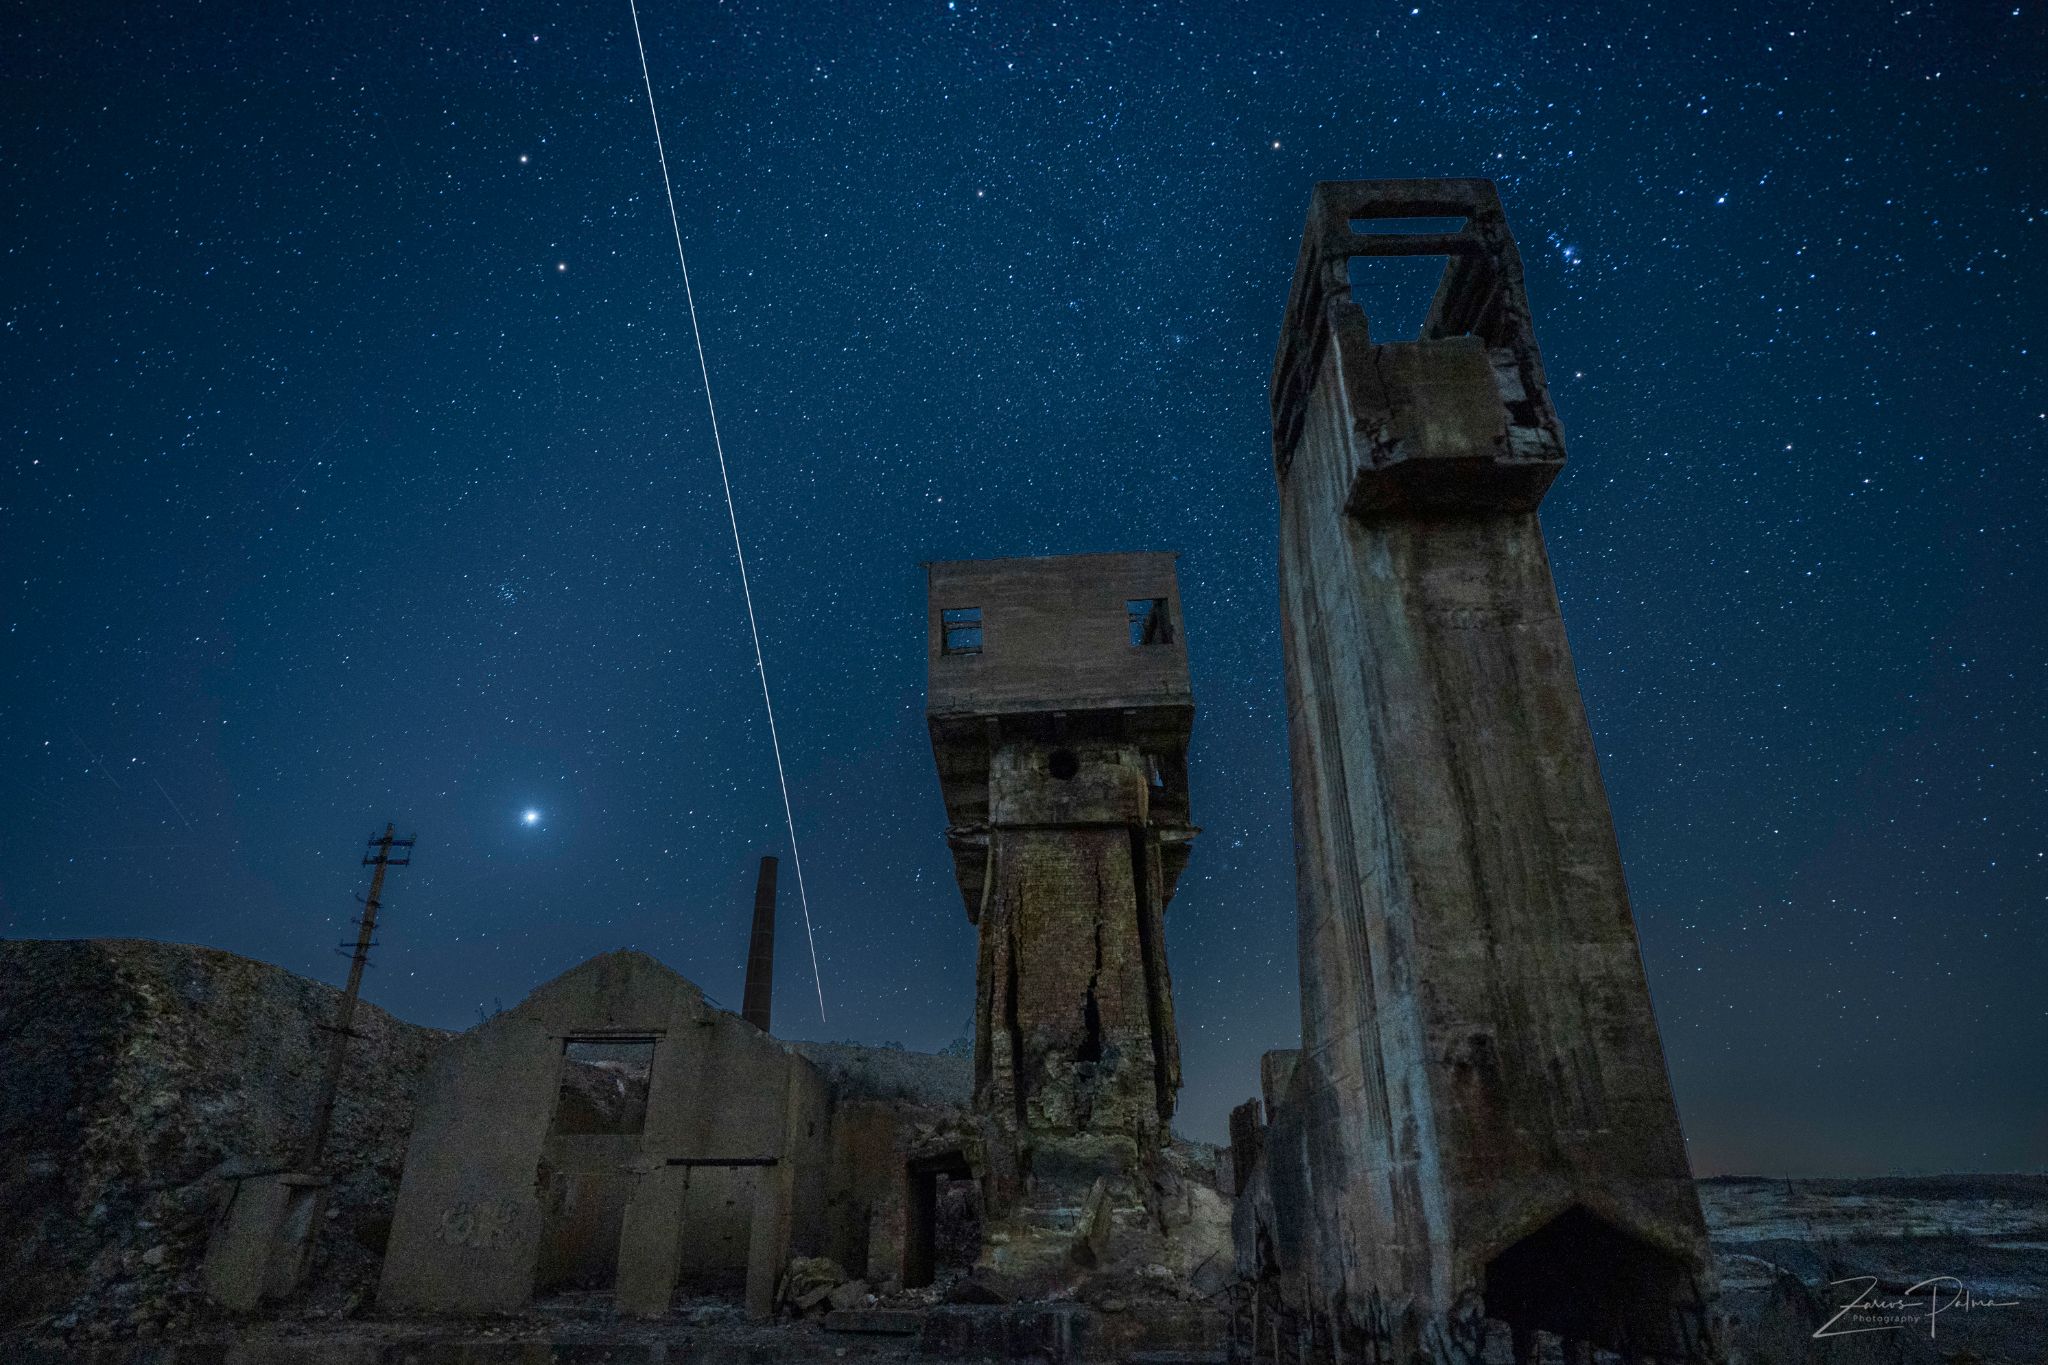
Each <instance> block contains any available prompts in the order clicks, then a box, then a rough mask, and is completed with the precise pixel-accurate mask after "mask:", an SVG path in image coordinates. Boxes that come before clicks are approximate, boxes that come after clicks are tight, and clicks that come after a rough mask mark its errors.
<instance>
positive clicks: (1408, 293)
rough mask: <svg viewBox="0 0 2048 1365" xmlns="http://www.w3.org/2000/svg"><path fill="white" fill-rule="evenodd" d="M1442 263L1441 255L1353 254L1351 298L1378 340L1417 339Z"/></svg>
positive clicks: (1440, 277)
mask: <svg viewBox="0 0 2048 1365" xmlns="http://www.w3.org/2000/svg"><path fill="white" fill-rule="evenodd" d="M1444 270H1445V263H1444V258H1443V257H1441V256H1353V257H1352V258H1351V262H1350V269H1349V274H1350V277H1351V301H1352V302H1353V303H1355V304H1357V305H1358V306H1359V307H1360V308H1361V309H1363V310H1364V312H1365V325H1366V330H1367V331H1368V332H1370V333H1371V334H1372V339H1373V340H1374V341H1376V342H1378V341H1420V340H1423V339H1424V338H1423V328H1424V327H1425V326H1427V325H1428V323H1429V310H1430V306H1431V305H1432V304H1433V303H1435V301H1436V291H1437V286H1438V285H1439V284H1441V283H1442V281H1443V277H1444Z"/></svg>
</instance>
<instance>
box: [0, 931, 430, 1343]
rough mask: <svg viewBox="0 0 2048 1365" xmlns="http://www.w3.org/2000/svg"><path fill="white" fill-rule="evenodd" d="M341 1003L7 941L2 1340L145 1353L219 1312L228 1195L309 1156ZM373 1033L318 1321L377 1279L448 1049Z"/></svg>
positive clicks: (348, 1123) (1, 1100)
mask: <svg viewBox="0 0 2048 1365" xmlns="http://www.w3.org/2000/svg"><path fill="white" fill-rule="evenodd" d="M339 994H340V993H339V992H338V991H337V990H335V989H334V988H333V987H331V986H326V985H322V984H321V983H319V982H315V981H309V980H307V979H305V978H304V977H300V976H295V975H293V974H292V973H290V972H287V971H285V970H284V969H283V968H280V967H272V966H268V965H266V964H264V963H261V962H254V961H251V960H249V959H248V958H244V957H237V956H236V955H235V954H233V953H225V952H219V951H216V950H214V949H209V948H191V947H185V946H182V945H179V944H171V943H151V942H144V941H140V940H129V939H100V940H73V941H57V942H34V941H29V942H22V941H8V942H0V1285H4V1286H5V1292H4V1293H0V1327H5V1326H10V1325H15V1324H21V1323H27V1322H34V1321H46V1320H50V1319H55V1320H57V1322H59V1323H60V1324H61V1325H62V1326H63V1327H65V1328H70V1327H73V1326H83V1327H86V1328H91V1327H95V1326H98V1328H99V1331H98V1332H95V1335H98V1334H100V1333H102V1332H109V1331H111V1332H112V1333H113V1334H117V1335H120V1336H127V1335H129V1334H131V1333H134V1334H138V1335H143V1336H148V1335H153V1334H155V1333H157V1332H160V1331H165V1330H171V1331H176V1330H179V1329H180V1328H181V1327H183V1326H184V1325H186V1324H187V1323H189V1322H190V1321H191V1320H192V1318H193V1317H194V1315H195V1314H198V1313H200V1312H202V1311H203V1310H202V1309H201V1304H202V1301H203V1296H202V1295H201V1294H200V1291H199V1266H200V1260H201V1258H202V1256H203V1255H204V1252H205V1248H206V1239H207V1233H208V1228H209V1224H210V1220H211V1217H212V1206H213V1201H214V1199H215V1197H216V1194H217V1192H218V1191H219V1189H220V1188H221V1177H223V1176H225V1175H229V1174H233V1173H237V1172H244V1171H255V1170H267V1169H276V1168H278V1167H279V1166H282V1165H284V1164H286V1163H287V1162H288V1161H289V1159H290V1157H291V1155H292V1154H293V1152H294V1151H295V1149H296V1148H297V1146H298V1145H299V1144H300V1143H301V1142H302V1141H303V1140H304V1136H305V1131H306V1124H307V1121H308V1119H309V1117H310V1116H311V1114H312V1111H313V1106H314V1097H315V1094H316V1092H317V1090H318V1087H319V1083H320V1076H321V1072H322V1068H323V1065H324V1058H325V1047H326V1042H327V1039H328V1038H329V1036H330V1035H329V1034H328V1033H327V1032H325V1031H324V1030H322V1029H321V1028H320V1027H319V1026H320V1025H322V1024H325V1023H327V1022H329V1021H331V1020H332V1019H333V1017H334V1008H335V1002H336V1001H337V999H338V998H339ZM356 1029H357V1031H358V1032H359V1033H360V1034H361V1035H362V1036H361V1037H359V1038H357V1039H355V1040H354V1041H353V1043H352V1045H351V1052H350V1064H349V1066H348V1068H347V1069H346V1071H345V1072H344V1074H343V1078H342V1089H341V1099H340V1103H339V1105H338V1107H337V1110H336V1114H335V1127H334V1136H333V1139H332V1141H331V1143H330V1148H329V1151H330V1164H331V1165H332V1167H333V1168H334V1169H335V1170H336V1171H337V1173H338V1175H339V1180H338V1183H337V1186H336V1189H335V1192H334V1195H333V1197H332V1198H331V1200H330V1203H329V1208H330V1210H331V1212H330V1213H329V1215H328V1218H327V1224H326V1227H325V1228H324V1229H323V1230H322V1234H321V1237H320V1241H319V1245H318V1248H317V1251H316V1253H315V1263H314V1280H315V1293H314V1296H313V1298H314V1300H315V1302H321V1301H326V1302H330V1303H335V1304H339V1303H342V1302H345V1301H346V1300H347V1299H348V1298H349V1297H350V1296H351V1295H352V1294H354V1293H355V1292H357V1291H359V1290H360V1289H361V1288H362V1287H363V1285H364V1282H365V1280H366V1279H367V1277H368V1276H369V1275H370V1274H372V1273H373V1272H374V1269H375V1265H376V1261H377V1254H378V1253H379V1252H380V1251H381V1240H382V1226H381V1223H382V1220H383V1219H387V1218H388V1217H389V1210H390V1208H391V1206H392V1204H393V1201H394V1198H395V1195H396V1190H397V1181H398V1176H399V1170H400V1166H401V1164H402V1162H403V1160H404V1156H405V1143H406V1138H407V1136H408V1134H409V1132H410V1130H411V1127H412V1112H413V1102H414V1098H415V1094H416V1092H417V1090H418V1088H419V1085H420V1083H421V1081H422V1079H423V1078H424V1076H425V1074H426V1068H427V1065H428V1062H429V1060H430V1059H431V1057H432V1056H433V1053H434V1050H435V1049H436V1048H437V1047H438V1046H439V1044H440V1043H441V1042H442V1040H443V1039H444V1038H446V1036H447V1035H446V1034H443V1033H441V1032H440V1031H439V1030H435V1029H426V1028H419V1027H417V1026H415V1025H412V1024H407V1023H404V1022H402V1021H400V1020H397V1019H393V1018H392V1017H391V1016H390V1015H388V1014H385V1013H384V1012H383V1011H382V1010H379V1009H376V1008H374V1007H372V1006H367V1005H365V1006H363V1007H362V1008H361V1009H359V1010H358V1012H357V1014H356Z"/></svg>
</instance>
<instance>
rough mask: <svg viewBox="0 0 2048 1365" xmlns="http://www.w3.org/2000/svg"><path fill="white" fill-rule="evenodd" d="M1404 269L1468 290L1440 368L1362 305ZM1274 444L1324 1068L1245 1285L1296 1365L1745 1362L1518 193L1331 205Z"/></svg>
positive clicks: (1257, 1236)
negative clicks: (1718, 1277)
mask: <svg viewBox="0 0 2048 1365" xmlns="http://www.w3.org/2000/svg"><path fill="white" fill-rule="evenodd" d="M1397 219H1405V220H1410V221H1409V222H1407V223H1394V222H1388V221H1384V220H1397ZM1417 219H1436V220H1438V221H1439V223H1441V222H1442V221H1443V220H1450V221H1449V223H1448V230H1444V231H1422V232H1416V231H1411V230H1408V229H1411V228H1413V227H1415V226H1416V224H1415V223H1414V221H1413V220H1417ZM1428 226H1435V225H1434V224H1432V225H1428ZM1386 229H1393V231H1391V232H1390V231H1386ZM1382 256H1439V257H1444V258H1447V260H1446V264H1445V268H1444V272H1443V275H1442V277H1441V281H1440V283H1439V284H1438V286H1437V289H1436V294H1435V298H1434V302H1433V303H1432V305H1431V307H1430V310H1429V314H1428V319H1427V321H1426V322H1425V324H1424V325H1423V328H1422V332H1421V335H1420V336H1418V337H1416V338H1413V339H1400V338H1394V337H1381V336H1376V335H1375V334H1374V332H1373V328H1372V324H1371V322H1370V320H1369V319H1368V318H1367V317H1366V315H1365V314H1364V313H1363V312H1362V311H1361V310H1360V308H1359V307H1358V305H1357V304H1356V303H1354V302H1353V300H1352V297H1351V287H1350V275H1349V270H1350V267H1351V263H1352V260H1353V258H1356V257H1367V258H1372V257H1382ZM1362 268H1364V269H1370V268H1371V262H1370V260H1367V261H1366V262H1365V263H1364V265H1363V267H1362ZM1272 415H1273V456H1274V465H1275V471H1276V474H1277V476H1278V479H1279V484H1280V521H1281V530H1280V583H1281V606H1282V612H1283V630H1284V641H1285V650H1286V664H1287V706H1288V729H1289V735H1290V744H1291V751H1292V761H1293V770H1294V828H1295V847H1296V849H1297V854H1296V871H1297V883H1298V894H1299V900H1300V939H1301V995H1302V1047H1301V1051H1300V1053H1299V1056H1298V1058H1295V1057H1293V1056H1280V1057H1275V1058H1272V1059H1270V1060H1271V1062H1272V1063H1273V1065H1270V1066H1269V1067H1268V1068H1267V1078H1268V1083H1269V1086H1270V1087H1271V1088H1270V1089H1269V1091H1268V1095H1267V1108H1268V1117H1269V1119H1270V1127H1269V1128H1268V1129H1267V1130H1266V1131H1265V1133H1264V1135H1263V1136H1264V1140H1263V1144H1262V1146H1263V1153H1264V1155H1263V1156H1261V1157H1260V1158H1258V1160H1257V1161H1256V1163H1255V1164H1254V1169H1253V1171H1252V1173H1251V1176H1250V1180H1249V1186H1250V1187H1249V1188H1248V1189H1247V1191H1246V1194H1247V1196H1248V1197H1247V1198H1245V1199H1244V1200H1242V1201H1241V1203H1240V1208H1239V1212H1238V1255H1239V1268H1240V1270H1242V1271H1243V1272H1245V1273H1246V1274H1248V1275H1250V1276H1253V1277H1255V1278H1256V1280H1257V1281H1258V1284H1259V1287H1260V1291H1261V1294H1262V1296H1263V1301H1264V1302H1265V1304H1266V1305H1267V1309H1268V1312H1269V1313H1270V1314H1271V1315H1272V1316H1269V1317H1268V1318H1266V1319H1265V1321H1266V1322H1267V1324H1268V1325H1269V1327H1270V1326H1272V1325H1273V1324H1275V1323H1279V1324H1283V1325H1282V1326H1280V1327H1279V1328H1278V1330H1279V1331H1281V1332H1283V1333H1286V1334H1287V1335H1289V1336H1290V1337H1292V1338H1293V1340H1292V1341H1290V1342H1289V1345H1288V1351H1289V1353H1290V1355H1291V1354H1292V1353H1293V1352H1294V1351H1295V1350H1296V1349H1297V1346H1296V1343H1302V1344H1305V1345H1306V1346H1307V1347H1308V1351H1307V1354H1309V1355H1311V1356H1314V1357H1318V1358H1322V1359H1336V1360H1352V1361H1356V1360H1360V1359H1366V1360H1374V1359H1400V1360H1404V1361H1405V1360H1409V1359H1411V1358H1413V1359H1427V1360H1430V1361H1434V1362H1439V1363H1440V1365H1449V1363H1450V1362H1456V1363H1457V1365H1469V1362H1474V1361H1477V1360H1478V1359H1479V1358H1480V1354H1481V1351H1482V1347H1483V1343H1484V1338H1485V1336H1486V1334H1487V1332H1488V1330H1489V1327H1488V1323H1489V1320H1490V1321H1491V1322H1493V1323H1499V1324H1503V1325H1504V1326H1502V1327H1500V1328H1495V1329H1492V1330H1499V1331H1505V1332H1507V1333H1509V1334H1510V1335H1511V1336H1512V1339H1513V1343H1514V1349H1515V1351H1516V1358H1517V1359H1518V1360H1534V1359H1536V1354H1535V1353H1537V1352H1539V1351H1540V1350H1542V1349H1543V1343H1542V1339H1541V1336H1539V1334H1549V1335H1551V1336H1554V1337H1557V1338H1561V1339H1562V1340H1563V1342H1564V1343H1565V1345H1566V1348H1567V1356H1566V1358H1567V1359H1570V1360H1576V1359H1582V1358H1584V1352H1585V1351H1586V1349H1587V1347H1588V1346H1593V1347H1603V1348H1609V1349H1614V1350H1619V1351H1622V1352H1624V1353H1625V1354H1627V1355H1629V1356H1630V1357H1632V1358H1633V1357H1647V1356H1654V1357H1657V1358H1658V1359H1660V1360H1676V1359H1683V1360H1689V1361H1690V1360H1703V1359H1712V1358H1714V1354H1715V1350H1716V1348H1715V1346H1714V1344H1713V1340H1712V1336H1713V1333H1712V1331H1711V1329H1710V1323H1711V1318H1712V1314H1711V1311H1710V1310H1711V1304H1712V1300H1713V1288H1712V1281H1711V1275H1710V1271H1709V1263H1708V1260H1707V1241H1706V1232H1705V1228H1704V1225H1703V1223H1702V1220H1701V1217H1700V1209H1699V1203H1698V1199H1697V1196H1696V1195H1695V1193H1694V1189H1693V1183H1692V1177H1691V1172H1690V1170H1689V1169H1688V1167H1687V1162H1686V1153H1685V1147H1684V1142H1683V1139H1682V1137H1681V1135H1680V1133H1679V1128H1678V1118H1677V1113H1676V1111H1675V1108H1674V1106H1673V1103H1672V1096H1671V1087H1670V1083H1669V1081H1668V1079H1667V1077H1666V1073H1665V1067H1664V1055H1663V1051H1662V1048H1661V1047H1660V1045H1659V1043H1658V1038H1657V1026H1656V1021H1655V1020H1654V1018H1653V1017H1652V1015H1651V1010H1650V996H1649V990H1648V987H1647V985H1646V983H1645V980H1644V976H1643V967H1642V962H1641V959H1640V957H1639V955H1638V951H1637V945H1636V933H1635V923H1634V920H1633V918H1632V917H1631V914H1630V910H1629V902H1628V893H1627V889H1626V887H1625V885H1624V884H1623V880H1622V868H1621V859H1620V855H1619V852H1618V850H1617V847H1616V844H1615V837H1614V826H1613V823H1612V820H1611V819H1610V817H1609V814H1608V809H1607V797H1606V793H1605V790H1604V789H1603V787H1602V785H1601V781H1600V771H1599V765H1598V762H1597V760H1596V757H1595V752H1594V748H1593V740H1592V735H1591V733H1590V732H1589V730H1588V728H1587V724H1586V716H1585V711H1584V708H1583V706H1582V705H1581V703H1580V699H1579V690H1578V686H1577V683H1576V680H1575V678H1574V675H1573V671H1572V658H1571V651H1570V649H1569V648H1568V646H1567V645H1566V642H1565V632H1564V623H1563V620H1562V619H1561V617H1560V615H1559V611H1558V601H1557V592H1556V589H1555V586H1554V585H1553V583H1552V581H1551V575H1550V564H1549V560H1548V558H1547V557H1546V555H1545V552H1544V544H1543V532H1542V528H1541V527H1540V526H1539V525H1538V522H1537V517H1536V508H1537V504H1538V503H1539V502H1540V501H1541V500H1542V498H1543V495H1544V493H1545V491H1546V490H1547V489H1548V488H1549V486H1550V483H1551V480H1552V479H1553V478H1554V477H1555V476H1556V474H1557V471H1558V469H1559V468H1560V467H1561V466H1562V465H1563V463H1564V444H1563V438H1562V435H1561V433H1560V430H1559V427H1558V422H1557V417H1556V414H1555V413H1554V412H1553V411H1552V408H1551V405H1550V397H1549V393H1548V391H1547V388H1546V386H1545V383H1544V375H1543V363H1542V359H1541V357H1540V356H1539V354H1538V352H1537V348H1536V342H1535V338H1534V336H1533V335H1532V333H1531V330H1530V318H1529V305H1528V300H1527V298H1526V296H1525V293H1524V289H1523V282H1522V267H1521V259H1520V257H1519V255H1518V254H1517V253H1516V250H1515V245H1514V241H1513V239H1512V238H1511V237H1510V235H1509V233H1508V229H1507V225H1506V222H1505V219H1504V218H1503V215H1502V212H1501V207H1500V202H1499V200H1498V199H1497V197H1496V196H1495V193H1494V189H1493V186H1492V185H1491V184H1490V183H1488V182H1486V181H1482V180H1433V181H1357V182H1344V183H1326V184H1321V185H1318V186H1317V187H1316V190H1315V195H1314V198H1313V200H1312V201H1311V204H1310V208H1309V219H1308V227H1307V231H1306V232H1305V234H1304V236H1303V240H1302V247H1301V256H1300V261H1299V264H1298V265H1297V267H1296V270H1295V277H1294V285H1293V290H1292V293H1291V295H1290V297H1289V299H1288V305H1287V316H1286V322H1285V325H1284V328H1283V331H1282V334H1281V340H1280V348H1279V355H1278V358H1277V360H1276V362H1275V366H1274V371H1273V387H1272ZM1258 1345H1259V1349H1260V1350H1261V1352H1262V1353H1263V1351H1264V1350H1265V1348H1266V1344H1265V1343H1259V1344H1258ZM1375 1351H1378V1352H1381V1353H1382V1354H1378V1355H1376V1354H1373V1352H1375Z"/></svg>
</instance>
